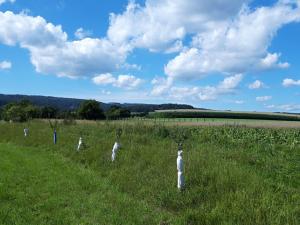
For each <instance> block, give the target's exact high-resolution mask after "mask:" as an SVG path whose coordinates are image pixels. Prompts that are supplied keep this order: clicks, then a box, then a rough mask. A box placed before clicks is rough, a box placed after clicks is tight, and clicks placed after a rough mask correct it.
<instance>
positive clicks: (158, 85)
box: [151, 77, 173, 96]
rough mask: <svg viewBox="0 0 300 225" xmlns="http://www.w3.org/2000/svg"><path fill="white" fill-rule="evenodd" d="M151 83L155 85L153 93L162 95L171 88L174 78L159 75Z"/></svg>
mask: <svg viewBox="0 0 300 225" xmlns="http://www.w3.org/2000/svg"><path fill="white" fill-rule="evenodd" d="M151 84H152V85H153V88H152V91H151V95H153V96H161V95H164V94H166V93H167V92H168V91H169V89H170V88H171V86H172V84H173V79H171V78H167V79H166V78H163V77H157V78H154V79H153V80H152V81H151Z"/></svg>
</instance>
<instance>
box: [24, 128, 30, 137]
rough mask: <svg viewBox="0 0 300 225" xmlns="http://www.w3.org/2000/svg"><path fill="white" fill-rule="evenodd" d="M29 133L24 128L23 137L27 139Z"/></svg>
mask: <svg viewBox="0 0 300 225" xmlns="http://www.w3.org/2000/svg"><path fill="white" fill-rule="evenodd" d="M28 133H29V129H28V128H24V137H27V136H28Z"/></svg>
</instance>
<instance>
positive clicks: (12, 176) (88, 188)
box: [0, 144, 167, 225]
mask: <svg viewBox="0 0 300 225" xmlns="http://www.w3.org/2000/svg"><path fill="white" fill-rule="evenodd" d="M0 154H1V158H0V171H1V172H0V175H1V176H0V199H1V202H0V224H9V225H11V224H145V223H147V224H148V223H149V224H155V223H158V222H159V221H161V220H163V218H164V213H162V212H160V211H158V210H154V209H151V208H149V206H148V205H147V204H146V203H145V202H143V201H137V200H135V199H133V198H132V197H130V196H128V195H127V194H125V193H120V192H119V191H118V190H117V189H116V188H114V187H113V186H112V185H110V184H109V181H108V180H107V179H105V178H103V177H100V176H99V175H98V174H97V173H96V172H95V171H92V170H88V169H86V168H83V167H82V166H80V165H76V164H74V163H73V162H71V161H70V160H68V159H66V158H64V157H62V156H61V155H58V154H55V153H54V154H53V153H50V152H46V151H43V150H40V149H37V148H28V147H26V148H22V147H17V146H15V145H13V144H0ZM166 215H167V214H166Z"/></svg>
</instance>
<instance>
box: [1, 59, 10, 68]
mask: <svg viewBox="0 0 300 225" xmlns="http://www.w3.org/2000/svg"><path fill="white" fill-rule="evenodd" d="M11 67H12V63H11V62H9V61H2V62H0V70H7V69H10V68H11Z"/></svg>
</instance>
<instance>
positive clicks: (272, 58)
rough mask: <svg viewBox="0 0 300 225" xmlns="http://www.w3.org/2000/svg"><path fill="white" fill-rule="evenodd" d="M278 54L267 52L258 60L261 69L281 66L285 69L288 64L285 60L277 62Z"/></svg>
mask: <svg viewBox="0 0 300 225" xmlns="http://www.w3.org/2000/svg"><path fill="white" fill-rule="evenodd" d="M279 57H280V54H278V53H274V54H271V53H268V54H267V56H266V57H265V58H263V59H261V61H260V66H261V68H263V69H272V68H281V69H285V68H288V67H289V66H290V64H289V63H287V62H284V63H282V62H278V60H279Z"/></svg>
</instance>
